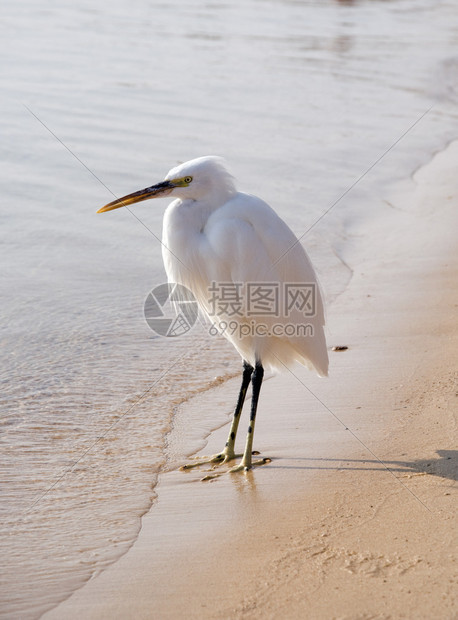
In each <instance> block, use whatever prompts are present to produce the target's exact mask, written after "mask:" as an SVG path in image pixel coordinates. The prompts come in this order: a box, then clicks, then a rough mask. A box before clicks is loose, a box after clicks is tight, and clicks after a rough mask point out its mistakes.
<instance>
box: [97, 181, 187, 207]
mask: <svg viewBox="0 0 458 620" xmlns="http://www.w3.org/2000/svg"><path fill="white" fill-rule="evenodd" d="M174 187H175V185H174V184H173V183H172V182H171V181H162V182H161V183H157V185H152V186H151V187H146V188H145V189H141V190H140V191H138V192H134V193H133V194H127V196H124V197H123V198H117V199H116V200H113V202H109V203H108V204H107V205H105V206H104V207H102V208H101V209H99V210H98V211H97V213H105V211H113V209H119V207H127V205H132V204H134V203H136V202H142V201H143V200H149V199H150V198H159V197H160V196H167V195H168V194H170V192H171V191H172V190H173V188H174Z"/></svg>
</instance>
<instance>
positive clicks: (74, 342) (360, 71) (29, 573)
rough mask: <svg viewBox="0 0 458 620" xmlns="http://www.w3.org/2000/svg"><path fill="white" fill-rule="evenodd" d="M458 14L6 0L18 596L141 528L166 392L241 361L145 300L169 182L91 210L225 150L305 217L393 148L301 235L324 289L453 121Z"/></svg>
mask: <svg viewBox="0 0 458 620" xmlns="http://www.w3.org/2000/svg"><path fill="white" fill-rule="evenodd" d="M456 14H457V9H456V8H455V6H454V4H453V3H451V2H438V3H435V5H434V7H433V8H432V7H431V5H430V3H429V2H426V0H415V1H414V0H405V1H404V0H400V1H395V0H393V1H391V2H387V1H375V0H373V1H367V2H364V1H362V2H357V1H355V2H350V1H347V2H337V1H331V0H329V1H324V2H319V3H318V2H300V1H289V2H288V1H283V2H280V1H274V0H272V1H264V0H258V1H255V2H251V3H242V2H237V1H236V2H232V3H231V4H219V3H211V2H197V1H194V2H193V1H191V2H187V3H183V2H179V1H178V0H175V1H173V0H172V1H171V2H168V3H163V4H162V3H155V2H146V1H143V2H136V3H132V2H131V3H128V2H126V1H125V0H118V1H115V2H112V3H111V4H110V9H109V10H108V9H107V8H106V7H105V6H103V5H102V4H98V3H95V4H94V2H89V1H78V2H77V3H74V5H73V6H72V7H70V6H65V5H62V3H58V2H57V1H56V2H45V3H40V5H39V6H38V5H36V3H33V2H31V1H30V0H29V1H28V0H24V1H23V2H22V3H19V4H18V3H14V2H7V3H6V6H5V7H4V8H3V9H2V22H1V24H0V30H1V46H2V53H3V62H2V63H1V67H0V74H1V78H2V90H3V96H2V103H1V106H2V115H1V117H0V131H1V136H2V138H1V141H0V152H1V155H2V169H3V171H4V175H3V183H2V207H1V214H0V218H1V230H2V235H1V242H0V254H1V264H2V271H1V274H0V285H1V291H2V306H1V310H0V312H1V318H2V321H1V328H0V329H1V331H0V342H1V345H2V357H3V360H4V364H3V367H2V372H1V377H0V381H1V385H2V391H1V395H0V405H1V420H0V432H1V457H0V471H1V492H2V503H1V509H0V510H1V521H2V528H1V530H2V531H1V537H2V538H1V543H0V544H1V556H2V559H3V562H2V564H3V572H4V576H3V581H4V588H3V594H2V595H1V596H2V601H1V607H0V609H1V613H2V615H3V616H4V617H8V618H16V617H17V618H29V617H30V618H32V617H37V616H38V615H39V614H40V613H41V612H42V611H44V610H45V609H46V608H48V607H50V606H52V605H53V604H55V603H56V602H57V601H58V600H60V599H62V598H65V597H66V596H68V595H69V594H70V593H71V592H72V591H73V590H74V589H75V588H76V587H78V585H80V584H81V583H83V582H84V581H85V580H86V579H88V578H89V577H90V576H91V575H92V574H94V573H95V572H97V571H99V570H101V569H102V568H103V567H104V566H105V565H106V564H107V563H108V562H111V561H113V560H114V559H116V557H118V556H119V555H120V554H121V553H122V552H123V551H124V550H126V549H127V548H128V546H129V545H130V544H131V543H132V541H133V540H134V538H135V536H136V534H137V532H138V529H139V527H140V516H141V514H142V513H144V511H145V510H147V509H148V508H149V507H150V505H151V502H152V500H153V499H154V486H155V481H156V476H157V473H158V472H159V471H161V469H162V468H164V467H166V466H167V463H166V462H165V459H166V456H165V451H164V442H165V437H166V434H167V432H168V431H169V430H170V428H171V423H172V419H173V411H174V408H175V407H176V406H177V404H178V403H179V402H180V401H181V400H183V399H186V398H189V397H190V396H192V394H193V393H196V392H198V391H199V390H202V389H206V388H208V387H211V385H212V384H211V382H212V380H213V379H214V377H215V376H222V377H229V376H232V375H233V374H234V372H237V370H238V363H239V362H238V360H237V356H236V355H235V354H234V353H233V352H232V350H231V349H230V347H228V345H227V344H226V343H225V342H223V341H218V340H215V339H212V340H210V341H209V340H208V338H206V335H205V330H203V329H202V328H196V329H195V330H194V331H192V332H191V333H190V334H189V335H187V336H185V337H182V338H176V339H173V340H172V339H170V338H168V339H160V338H158V337H155V336H154V334H153V333H152V332H151V331H150V330H149V328H148V326H147V325H146V323H145V321H144V318H143V303H144V300H145V298H146V295H147V293H148V292H149V290H150V289H151V288H152V287H153V286H155V285H157V284H159V283H161V282H163V281H164V273H163V269H162V265H161V258H160V244H159V242H158V239H157V238H158V237H160V234H161V219H162V213H163V210H164V207H165V203H164V202H163V201H157V202H153V203H143V204H141V205H139V206H138V207H134V208H133V209H132V210H133V211H134V213H135V214H136V215H137V217H138V218H139V219H140V220H141V221H138V220H137V219H136V218H135V217H133V216H132V215H131V214H130V213H129V212H128V211H127V210H119V211H116V212H114V213H108V214H105V215H96V213H95V212H96V210H97V208H98V207H100V206H101V205H103V204H105V203H106V202H108V201H110V200H111V199H112V194H111V193H110V192H113V193H114V194H116V195H123V194H125V193H127V192H130V191H133V190H135V189H140V188H141V187H145V186H146V185H149V184H151V183H152V182H155V181H159V180H161V178H162V177H163V175H164V174H165V173H166V172H167V170H168V169H169V168H170V167H172V166H173V165H175V164H176V163H177V162H178V161H185V160H187V159H190V158H192V157H196V156H200V155H204V154H212V153H214V154H221V155H223V156H224V157H226V159H227V160H228V162H229V164H230V166H231V168H232V170H233V172H234V174H235V176H236V177H237V178H238V179H239V185H240V188H241V189H243V190H244V191H249V192H252V193H255V194H258V195H260V196H261V197H263V198H264V199H266V200H267V201H268V202H270V203H271V204H272V205H273V206H274V207H275V208H276V209H277V211H278V212H279V213H280V214H281V215H282V216H283V217H284V218H285V219H286V220H287V221H288V223H289V224H290V225H291V227H292V228H293V229H294V230H295V232H296V233H297V234H298V235H301V234H303V233H304V232H305V231H306V230H308V229H309V228H310V226H312V225H313V224H314V222H316V221H317V219H318V218H319V217H320V215H321V214H323V213H324V212H325V211H326V210H327V209H329V208H330V207H331V206H332V205H333V204H334V203H335V202H336V201H337V200H338V199H339V198H340V196H341V195H342V194H343V193H344V192H346V190H348V189H349V188H350V187H351V186H352V185H353V184H354V183H355V182H356V181H357V180H358V179H359V178H360V177H361V175H363V174H364V173H365V172H366V171H367V170H368V169H369V168H370V166H371V165H372V164H373V163H374V162H376V161H377V160H378V159H379V158H380V156H381V155H383V154H384V153H385V152H386V151H387V150H388V149H391V147H393V148H392V149H391V150H390V151H389V153H388V154H387V156H386V157H384V158H383V159H382V160H381V161H379V163H378V164H377V165H376V166H375V167H374V168H373V169H371V170H370V171H369V172H368V174H367V175H366V176H365V177H364V178H363V179H362V180H361V181H360V182H359V183H358V184H357V186H356V187H354V188H353V189H352V190H351V191H350V192H349V193H348V194H347V195H345V197H344V198H343V199H342V200H340V201H339V202H338V203H337V204H336V206H335V207H334V208H333V209H331V211H330V212H329V213H328V214H327V215H326V217H324V218H323V219H322V220H321V221H320V222H319V224H318V225H317V226H315V227H314V228H313V230H312V231H311V232H310V234H308V235H307V236H306V237H305V238H304V241H305V244H306V246H307V248H308V249H309V251H310V254H311V255H312V257H313V259H314V262H315V263H316V264H317V265H318V268H319V271H320V275H321V280H322V282H323V284H324V287H325V290H326V291H327V297H328V300H332V298H333V297H334V296H335V295H336V294H338V293H339V292H340V291H341V290H342V289H343V288H344V287H345V285H346V284H347V282H348V279H349V278H350V277H351V270H350V269H349V268H348V267H346V266H345V265H344V263H342V262H341V260H340V259H339V256H342V255H345V256H346V257H347V256H351V253H352V252H351V250H352V247H354V245H355V244H356V243H358V244H360V243H366V242H367V240H364V239H361V238H360V237H358V238H357V239H356V238H353V237H352V235H351V234H350V232H349V231H351V227H352V225H353V224H354V223H355V221H358V223H359V224H360V225H361V222H362V223H363V226H365V227H366V228H365V230H367V234H368V237H369V238H370V232H371V230H372V229H371V226H372V223H373V222H376V219H377V217H380V216H383V213H380V211H379V210H377V209H379V207H375V206H374V204H375V201H373V199H374V197H375V196H376V197H377V198H378V197H379V196H380V194H381V192H382V188H385V186H386V185H387V183H392V182H394V181H396V180H399V179H402V178H404V177H405V176H407V175H409V174H411V173H412V171H413V170H414V169H415V168H416V167H417V166H418V165H420V164H421V163H423V162H425V161H427V160H428V159H429V157H430V154H431V152H432V151H433V150H437V149H438V148H440V147H441V146H443V145H444V144H445V143H446V142H447V141H448V140H450V139H451V138H452V137H455V136H456V120H457V115H456V102H457V98H458V90H457V75H458V57H457V55H456V49H457V48H456V44H457V43H458V26H457V21H456ZM432 104H434V107H433V108H432V109H431V111H430V112H428V113H427V114H426V116H425V117H424V118H423V119H422V120H421V121H420V122H419V123H418V124H417V125H415V127H413V128H412V129H411V130H410V131H408V130H409V128H410V127H412V125H413V124H414V123H415V121H416V120H418V119H419V118H420V117H421V116H422V115H423V114H424V113H425V112H426V111H427V110H428V109H429V108H430V106H431V105H432ZM25 106H28V108H29V109H27V108H26V107H25ZM36 117H38V119H37V118H36ZM406 131H408V133H407V134H406V135H405V137H404V138H403V139H402V140H401V141H400V142H399V143H397V144H396V145H395V143H396V141H397V140H398V139H399V138H400V137H401V136H403V134H405V132H406ZM51 132H52V133H51ZM64 145H65V146H64ZM393 145H395V146H393ZM77 158H79V159H80V160H81V161H78V159H77ZM81 162H83V164H84V165H82V163H81ZM85 166H87V168H88V169H89V171H88V169H87V168H85ZM94 175H95V176H94ZM105 186H106V187H105ZM107 188H109V189H107ZM362 206H364V209H362V208H361V207H362ZM228 410H230V405H228ZM203 432H204V431H202V433H203Z"/></svg>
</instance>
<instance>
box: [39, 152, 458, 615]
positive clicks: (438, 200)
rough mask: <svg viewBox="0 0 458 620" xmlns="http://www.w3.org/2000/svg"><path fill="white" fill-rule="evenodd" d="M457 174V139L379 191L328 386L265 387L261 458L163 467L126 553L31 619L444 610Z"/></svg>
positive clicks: (199, 403)
mask: <svg viewBox="0 0 458 620" xmlns="http://www.w3.org/2000/svg"><path fill="white" fill-rule="evenodd" d="M457 165H458V142H452V143H451V144H449V145H448V146H447V148H446V149H444V150H443V151H441V152H439V153H437V154H436V155H434V156H433V158H432V160H431V161H430V162H429V163H428V164H427V165H426V166H423V167H422V168H420V169H419V170H417V171H416V172H415V173H414V175H413V180H414V182H415V183H414V186H411V187H410V189H409V190H408V191H406V192H405V193H404V192H403V193H402V194H400V195H399V196H395V197H394V198H393V199H391V198H390V200H389V204H390V205H391V206H387V207H386V217H385V219H384V220H383V223H382V226H381V230H380V234H379V236H378V237H377V238H376V239H374V242H373V245H372V247H371V258H369V259H365V258H363V257H361V256H360V257H359V259H360V260H359V261H357V264H356V267H355V269H354V274H353V278H352V281H351V282H350V285H349V287H348V288H347V289H346V291H345V292H344V293H342V294H341V295H340V296H339V297H338V298H337V299H336V300H335V302H334V303H333V305H332V306H331V307H330V308H329V309H328V330H327V333H328V345H329V346H333V345H342V344H343V345H348V346H349V349H348V350H347V351H345V352H336V353H334V352H332V353H331V356H332V357H331V373H332V374H331V378H330V379H329V380H322V379H321V380H320V379H318V378H317V377H314V376H313V375H312V374H311V373H307V371H305V370H300V371H298V372H297V373H296V371H295V375H296V376H295V375H293V374H290V373H287V374H284V375H281V376H277V377H274V378H273V379H271V380H269V381H267V382H266V384H265V386H263V391H262V394H261V401H260V411H259V413H260V415H259V422H258V425H257V429H256V437H255V448H257V449H261V450H262V453H263V455H266V456H267V455H268V456H269V457H271V458H272V463H271V464H270V465H268V466H266V467H262V468H259V469H257V470H255V471H254V472H251V473H250V474H249V475H247V476H243V477H242V476H240V477H239V476H231V477H230V476H222V477H221V478H219V479H217V480H215V481H213V482H210V483H208V484H201V483H200V482H198V481H199V479H200V478H201V477H202V473H201V472H200V473H199V472H198V471H193V472H187V473H183V472H178V471H170V472H166V473H164V474H161V476H160V481H159V484H158V486H157V487H156V491H157V493H158V499H157V500H156V502H155V504H153V507H152V509H151V510H150V512H149V513H147V514H146V515H145V516H144V517H143V521H142V530H141V532H140V535H139V537H138V538H137V540H136V541H135V543H134V545H133V546H132V547H131V549H130V550H129V551H128V552H127V553H126V554H125V555H124V556H122V557H121V558H120V559H119V560H118V561H117V562H115V563H114V564H113V565H111V566H109V567H108V568H107V569H106V570H105V571H104V572H102V573H101V574H100V575H99V576H97V577H95V578H93V579H91V580H90V581H89V582H88V583H87V584H86V585H85V586H83V587H82V588H81V589H80V590H78V591H76V592H75V593H74V594H73V595H72V596H71V597H70V598H69V599H67V600H66V601H64V602H63V603H61V604H60V605H58V606H57V607H55V608H54V609H52V610H51V611H50V612H48V613H46V614H44V616H42V617H43V618H47V619H48V618H49V619H51V618H62V617H65V618H73V617H74V618H76V617H85V618H94V619H95V618H97V619H99V618H126V617H135V618H151V617H160V618H175V617H177V616H178V615H179V614H184V615H186V617H188V618H194V617H195V618H197V617H199V618H202V617H204V618H217V617H226V618H258V617H261V616H262V617H265V616H267V617H274V616H277V615H283V616H284V617H292V618H294V617H298V618H299V617H301V618H303V617H313V618H326V619H327V618H356V617H358V618H360V617H364V618H366V617H375V618H389V617H396V618H404V617H405V618H408V617H416V618H430V617H437V618H452V617H453V614H454V613H456V612H457V609H458V608H457V601H456V599H454V598H453V593H452V592H453V591H452V581H453V575H452V572H453V558H452V557H451V550H452V548H453V536H454V531H453V527H452V525H453V505H452V502H453V501H456V499H455V498H454V495H453V493H454V491H453V488H452V487H453V486H454V482H456V470H455V469H453V467H456V451H454V450H453V446H452V434H451V433H452V431H453V429H455V430H456V422H455V420H454V419H453V415H452V411H451V410H452V406H451V403H452V398H453V396H454V394H453V392H452V386H453V376H452V369H451V367H452V365H453V364H452V363H451V362H452V360H453V361H454V362H455V364H456V361H457V353H456V349H457V347H456V344H457V343H456V329H455V331H454V328H455V325H454V320H455V315H456V303H457V300H456V292H455V290H454V284H455V283H456V276H457V268H456V255H457V249H456V242H455V239H454V235H453V231H454V230H456V229H457V227H456V223H457V216H456V203H457V200H458V186H457V185H458V184H457V183H456V181H455V176H456V173H455V171H456V168H457ZM454 205H455V207H454ZM363 225H364V222H363ZM412 231H413V233H414V234H412ZM352 232H353V234H364V231H361V230H358V229H357V228H355V230H354V231H352ZM387 241H388V243H386V242H387ZM386 248H388V249H389V252H388V253H386V252H385V250H386ZM364 249H365V250H367V244H364ZM384 252H385V253H384ZM344 258H345V260H347V257H344ZM452 260H454V261H455V263H454V264H452ZM351 262H352V261H351V260H350V263H351ZM362 265H364V269H363V268H362ZM237 384H238V379H234V380H230V381H229V382H228V383H227V384H224V385H223V386H220V387H218V388H215V389H214V390H211V391H210V393H204V394H202V395H200V396H199V397H197V398H196V399H193V400H192V401H190V402H188V403H186V409H187V410H186V412H185V413H184V412H180V416H185V415H186V416H189V418H188V419H197V418H198V414H199V412H200V410H201V409H202V408H209V407H210V408H211V406H212V403H218V402H225V401H226V399H228V398H229V402H232V400H234V394H235V390H236V386H237ZM285 394H287V397H285ZM279 410H280V415H279V414H278V411H279ZM193 416H194V417H193ZM245 421H246V412H245V413H244V416H243V417H242V423H241V437H243V435H244V422H245ZM226 433H227V427H226V426H223V427H221V428H220V429H218V430H216V431H215V432H213V433H212V434H211V435H210V437H209V441H208V445H207V446H206V448H205V453H212V452H217V451H218V450H219V449H220V447H221V445H222V442H224V441H225V436H226ZM395 478H396V479H397V480H395ZM455 570H456V569H455Z"/></svg>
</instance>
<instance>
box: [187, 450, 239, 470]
mask: <svg viewBox="0 0 458 620" xmlns="http://www.w3.org/2000/svg"><path fill="white" fill-rule="evenodd" d="M239 456H241V455H240V454H235V453H234V452H229V451H228V452H226V451H224V450H223V452H220V453H219V454H215V455H213V456H210V457H205V456H204V457H202V458H198V459H197V460H196V462H195V463H186V465H182V466H181V467H180V469H181V471H186V470H188V469H194V468H195V467H200V466H201V465H212V466H213V467H218V466H219V465H224V464H225V463H229V461H233V460H234V459H236V458H238V457H239ZM213 467H212V468H213Z"/></svg>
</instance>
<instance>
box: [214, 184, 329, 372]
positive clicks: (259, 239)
mask: <svg viewBox="0 0 458 620" xmlns="http://www.w3.org/2000/svg"><path fill="white" fill-rule="evenodd" d="M206 237H207V240H208V246H209V254H208V258H209V261H208V264H207V267H206V269H207V278H210V280H211V281H212V282H219V283H221V284H222V285H223V284H224V283H227V282H233V283H245V285H248V284H249V285H251V286H252V287H253V288H252V289H251V290H252V291H254V290H255V289H256V287H257V285H259V289H260V290H261V289H262V288H263V285H264V288H265V291H268V288H269V287H270V291H271V298H272V296H273V295H277V296H278V297H277V299H276V302H277V310H276V312H274V313H273V314H267V315H265V316H263V317H262V319H261V318H259V320H262V321H263V322H264V323H265V325H266V328H267V329H268V330H270V331H271V330H272V328H273V326H274V325H276V326H279V328H283V331H282V330H280V331H282V333H283V334H285V332H286V333H288V334H290V335H282V336H278V337H275V338H270V339H269V338H264V340H263V344H262V346H263V347H264V348H265V347H270V349H271V352H270V356H271V358H272V356H274V357H278V358H279V359H278V363H277V364H276V363H275V360H274V359H271V362H270V363H271V365H273V366H279V365H280V364H281V363H283V360H284V363H285V364H286V365H288V364H289V363H290V362H291V361H293V360H297V361H300V362H302V363H305V364H308V365H310V364H311V365H313V366H314V367H315V368H316V369H317V371H318V372H319V373H320V374H323V375H326V374H327V366H328V358H327V351H326V343H325V337H324V331H323V325H324V310H323V303H322V297H321V292H320V289H319V285H318V281H317V278H316V275H315V272H314V269H313V266H312V264H311V262H310V260H309V258H308V256H307V254H306V253H305V250H304V249H303V247H302V245H301V244H300V242H298V240H297V238H296V236H295V235H294V233H293V232H292V231H291V230H290V228H289V227H288V226H287V225H286V224H285V222H283V220H282V219H281V218H279V217H278V215H277V214H276V213H275V211H273V209H271V208H270V207H269V206H268V205H267V204H266V203H264V202H263V201H261V200H259V199H258V198H255V197H253V196H248V195H246V194H238V195H237V198H236V199H234V200H233V201H231V202H230V203H229V204H228V205H227V206H225V207H223V208H221V209H219V210H218V211H216V212H215V213H214V214H213V215H212V216H211V217H210V219H209V221H208V223H207V226H206ZM211 256H213V257H214V258H213V260H211V259H210V257H211ZM244 293H245V295H247V290H246V289H245V291H244ZM244 301H245V307H244V310H245V312H244V313H243V314H244V316H245V320H246V321H245V322H247V319H248V318H249V314H248V313H247V312H246V310H247V305H248V302H249V301H250V300H247V299H245V300H244ZM255 314H256V312H255ZM254 316H255V315H253V317H254ZM235 318H237V317H235ZM248 323H249V321H248ZM298 326H299V327H298ZM296 328H297V329H296ZM294 330H296V331H294ZM293 332H294V333H293ZM230 339H231V340H232V341H233V343H234V344H235V346H237V348H239V350H240V346H241V345H240V343H239V345H237V344H236V342H235V341H234V339H232V338H230ZM247 342H248V340H247ZM259 346H261V345H259ZM266 355H267V353H266V351H264V353H263V360H264V359H265V358H266Z"/></svg>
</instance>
